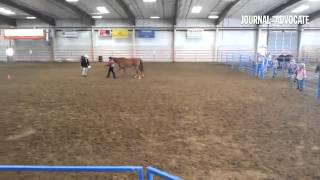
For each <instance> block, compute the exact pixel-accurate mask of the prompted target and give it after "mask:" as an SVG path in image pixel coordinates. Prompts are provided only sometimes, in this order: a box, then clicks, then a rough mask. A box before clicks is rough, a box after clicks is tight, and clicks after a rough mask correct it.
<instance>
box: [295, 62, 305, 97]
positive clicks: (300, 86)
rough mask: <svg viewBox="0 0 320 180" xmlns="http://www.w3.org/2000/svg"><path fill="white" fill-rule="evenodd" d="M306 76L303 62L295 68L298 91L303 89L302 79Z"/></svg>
mask: <svg viewBox="0 0 320 180" xmlns="http://www.w3.org/2000/svg"><path fill="white" fill-rule="evenodd" d="M306 78H307V71H306V65H305V64H304V63H301V64H299V67H298V69H297V80H298V87H297V89H299V91H300V92H302V91H303V90H304V83H305V82H304V81H305V79H306Z"/></svg>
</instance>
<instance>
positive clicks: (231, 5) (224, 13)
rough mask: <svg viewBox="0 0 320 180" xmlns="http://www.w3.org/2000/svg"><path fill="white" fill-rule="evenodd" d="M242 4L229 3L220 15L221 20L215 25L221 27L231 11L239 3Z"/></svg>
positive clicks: (236, 0) (238, 0) (236, 1)
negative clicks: (221, 23)
mask: <svg viewBox="0 0 320 180" xmlns="http://www.w3.org/2000/svg"><path fill="white" fill-rule="evenodd" d="M238 2H240V0H235V1H233V2H231V3H229V4H228V5H227V6H226V7H225V8H224V9H223V10H222V12H221V13H220V14H219V18H218V19H217V20H216V21H215V22H214V24H215V25H219V24H220V22H221V21H223V19H224V18H225V17H227V15H228V13H229V11H230V10H231V9H232V8H233V7H234V6H235V5H236V4H237V3H238Z"/></svg>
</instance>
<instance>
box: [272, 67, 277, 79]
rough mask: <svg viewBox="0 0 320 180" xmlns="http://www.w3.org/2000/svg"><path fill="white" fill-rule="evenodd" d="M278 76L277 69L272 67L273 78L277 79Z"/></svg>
mask: <svg viewBox="0 0 320 180" xmlns="http://www.w3.org/2000/svg"><path fill="white" fill-rule="evenodd" d="M276 76H277V68H275V67H272V78H275V77H276Z"/></svg>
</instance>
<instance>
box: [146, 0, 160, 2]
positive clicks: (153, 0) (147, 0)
mask: <svg viewBox="0 0 320 180" xmlns="http://www.w3.org/2000/svg"><path fill="white" fill-rule="evenodd" d="M156 1H157V0H143V2H156Z"/></svg>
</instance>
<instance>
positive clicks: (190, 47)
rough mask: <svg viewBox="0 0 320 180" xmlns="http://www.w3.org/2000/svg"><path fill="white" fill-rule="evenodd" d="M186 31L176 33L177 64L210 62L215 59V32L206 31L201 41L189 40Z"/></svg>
mask: <svg viewBox="0 0 320 180" xmlns="http://www.w3.org/2000/svg"><path fill="white" fill-rule="evenodd" d="M186 33H187V32H186V31H177V32H176V38H175V39H176V48H175V49H176V61H177V62H209V61H213V59H214V41H215V40H214V34H215V32H214V31H204V32H203V34H202V37H201V38H199V39H190V38H187V37H186V36H187V34H186Z"/></svg>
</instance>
